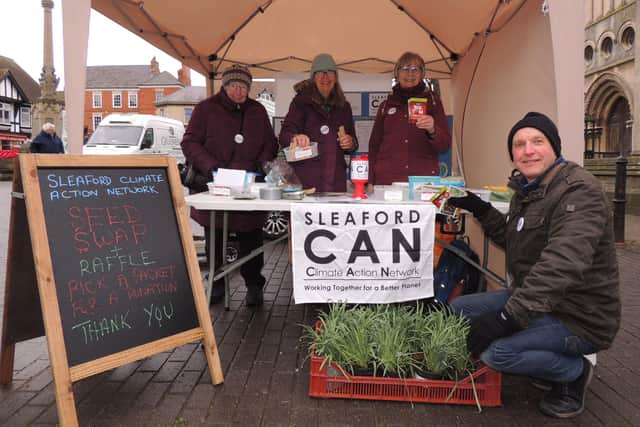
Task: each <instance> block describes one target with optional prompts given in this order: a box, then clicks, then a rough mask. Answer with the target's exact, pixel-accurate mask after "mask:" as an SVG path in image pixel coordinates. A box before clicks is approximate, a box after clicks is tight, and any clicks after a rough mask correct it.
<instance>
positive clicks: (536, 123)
mask: <svg viewBox="0 0 640 427" xmlns="http://www.w3.org/2000/svg"><path fill="white" fill-rule="evenodd" d="M522 128H535V129H538V130H539V131H540V132H542V133H544V135H545V136H546V137H547V139H548V140H549V142H550V143H551V147H552V148H553V152H554V153H556V157H560V151H561V144H560V142H561V141H560V135H559V134H558V128H557V127H556V125H555V123H553V122H552V121H551V119H550V118H549V117H547V116H545V115H544V114H542V113H536V112H535V111H531V112H529V113H527V114H525V116H524V117H523V118H522V119H521V120H520V121H519V122H517V123H516V124H515V125H513V127H512V128H511V131H510V132H509V138H508V139H507V148H508V149H509V157H511V161H513V151H512V150H511V147H512V145H513V136H514V135H515V134H516V132H518V131H519V130H520V129H522Z"/></svg>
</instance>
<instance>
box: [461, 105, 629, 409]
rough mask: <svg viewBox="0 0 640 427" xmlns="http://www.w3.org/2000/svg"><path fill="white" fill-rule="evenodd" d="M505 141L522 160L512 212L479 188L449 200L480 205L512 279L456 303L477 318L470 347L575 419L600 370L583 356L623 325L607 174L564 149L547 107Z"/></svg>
mask: <svg viewBox="0 0 640 427" xmlns="http://www.w3.org/2000/svg"><path fill="white" fill-rule="evenodd" d="M507 144H508V145H507V147H508V149H509V155H510V157H511V160H512V161H513V165H514V167H515V170H514V172H513V174H512V176H511V177H510V179H509V187H510V188H512V189H513V190H514V192H515V193H514V195H513V198H512V200H511V204H510V206H509V212H508V214H507V215H506V216H504V215H502V214H500V212H498V211H497V210H496V209H494V208H493V207H491V205H490V204H489V203H486V202H484V201H482V200H481V199H480V198H479V197H478V196H476V195H475V194H473V193H469V194H468V195H467V196H466V197H463V198H457V199H456V198H451V199H449V203H451V204H452V205H454V206H457V207H460V208H463V209H466V210H468V211H470V212H471V213H473V215H474V216H475V217H476V218H477V219H478V220H479V221H480V223H481V224H482V227H483V229H484V232H485V233H486V234H487V235H488V236H489V237H491V239H492V240H493V241H494V242H496V244H498V245H499V246H501V247H503V248H504V249H505V253H506V258H507V274H508V275H509V279H510V287H509V289H507V290H498V291H495V292H486V293H481V294H473V295H467V296H462V297H460V298H457V299H456V300H454V301H453V303H452V308H453V309H454V310H455V311H456V312H457V313H460V314H462V315H464V316H466V317H467V318H469V319H470V321H471V330H470V333H469V336H468V338H467V344H468V347H469V351H471V352H472V353H476V354H478V355H479V356H480V358H481V359H482V361H483V362H485V363H486V364H487V365H489V366H490V367H492V368H494V369H496V370H499V371H502V372H507V373H511V374H520V375H528V376H531V377H533V379H534V381H532V383H533V384H534V385H536V386H538V387H539V388H542V387H543V386H546V387H547V389H549V391H548V393H547V394H546V395H545V396H544V398H543V399H542V401H541V402H540V405H539V408H540V410H541V411H542V412H543V413H544V414H546V415H549V416H554V417H559V418H568V417H573V416H576V415H578V414H580V413H581V412H582V411H583V410H584V401H585V394H586V390H587V387H588V385H589V381H590V380H591V376H592V374H593V366H592V365H591V363H590V362H589V360H587V359H586V358H585V357H584V355H585V354H590V353H594V352H597V351H599V350H602V349H606V348H608V347H610V346H611V343H612V341H613V339H614V337H615V335H616V333H617V331H618V328H619V326H620V297H619V291H618V286H619V284H618V282H619V280H618V264H617V259H616V252H615V246H614V239H613V225H612V216H611V209H610V207H609V204H608V202H607V199H606V197H605V194H604V191H603V189H602V186H601V184H600V182H599V181H598V180H597V179H596V178H595V177H594V176H593V175H591V174H590V173H589V172H587V171H586V170H584V169H583V168H582V167H580V166H579V165H577V164H575V163H572V162H568V161H566V160H565V159H564V158H563V157H562V154H561V141H560V136H559V134H558V130H557V128H556V125H555V124H554V123H553V122H552V121H551V120H550V119H549V118H548V117H547V116H545V115H544V114H541V113H535V112H531V113H528V114H526V115H525V116H524V118H522V119H521V120H520V121H518V122H517V123H516V124H515V125H514V126H513V128H512V129H511V132H510V133H509V137H508V139H507Z"/></svg>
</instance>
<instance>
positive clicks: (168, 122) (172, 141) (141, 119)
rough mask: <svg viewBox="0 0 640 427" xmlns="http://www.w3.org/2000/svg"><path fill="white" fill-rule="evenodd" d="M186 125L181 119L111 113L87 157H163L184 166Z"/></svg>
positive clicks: (85, 151) (89, 144) (87, 149)
mask: <svg viewBox="0 0 640 427" xmlns="http://www.w3.org/2000/svg"><path fill="white" fill-rule="evenodd" d="M183 135H184V125H183V124H182V122H181V121H179V120H173V119H169V118H167V117H162V116H153V115H150V114H131V113H130V114H127V113H124V114H109V115H108V116H107V117H105V118H104V119H102V121H101V122H100V125H99V126H98V128H97V129H96V130H95V132H93V134H92V135H91V138H89V141H87V143H86V144H85V145H84V147H83V148H82V153H83V154H161V155H169V156H173V157H175V158H176V161H177V162H178V163H184V155H183V154H182V148H180V142H181V141H182V136H183Z"/></svg>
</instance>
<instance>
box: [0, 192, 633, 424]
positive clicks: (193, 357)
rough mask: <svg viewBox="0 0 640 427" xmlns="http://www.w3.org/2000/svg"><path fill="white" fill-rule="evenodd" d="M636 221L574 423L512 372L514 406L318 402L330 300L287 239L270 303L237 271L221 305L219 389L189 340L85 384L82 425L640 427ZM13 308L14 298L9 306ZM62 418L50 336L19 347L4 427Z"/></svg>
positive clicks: (273, 269)
mask: <svg viewBox="0 0 640 427" xmlns="http://www.w3.org/2000/svg"><path fill="white" fill-rule="evenodd" d="M10 189H11V183H10V182H6V181H4V182H0V245H2V247H1V248H0V286H1V287H2V288H3V291H2V293H0V295H4V284H5V273H6V264H7V236H8V226H9V205H10V203H9V201H10V199H9V197H10ZM639 222H640V221H639V220H638V218H636V217H630V216H629V217H628V221H627V236H628V239H629V240H631V242H629V243H628V244H627V245H626V246H625V247H624V248H619V249H618V259H619V264H620V270H621V279H622V282H621V293H622V304H623V315H622V327H621V329H620V332H619V334H618V336H617V338H616V341H615V343H614V345H613V347H612V348H611V349H610V350H608V351H605V352H601V353H599V354H598V365H597V367H596V369H595V375H594V379H593V382H592V385H591V387H590V389H589V393H588V396H587V408H586V411H585V412H584V413H583V414H581V415H580V416H578V417H577V418H575V419H572V420H556V419H551V418H548V417H545V416H544V415H542V414H541V413H540V412H539V411H538V409H537V404H538V401H539V399H540V398H541V396H542V392H540V391H538V390H536V389H534V388H532V387H530V386H529V384H528V381H527V379H526V378H519V377H514V376H506V375H505V376H504V378H503V388H502V401H503V406H502V407H496V408H484V409H483V411H482V412H481V413H478V410H477V409H476V408H475V407H473V406H457V405H434V404H413V405H412V404H411V403H406V402H381V401H380V402H374V401H359V400H339V399H317V398H312V397H309V395H308V386H309V361H308V360H306V355H307V352H306V350H305V349H304V348H302V347H301V346H300V345H299V338H300V335H301V330H302V326H301V325H309V324H312V323H313V321H314V320H315V318H316V315H317V310H318V309H320V308H323V306H321V305H294V304H293V303H292V291H293V289H292V279H291V269H290V266H289V261H288V254H287V247H286V245H285V244H280V245H276V246H275V247H274V248H273V249H272V250H270V251H268V253H267V254H266V256H265V264H266V265H265V269H264V275H265V277H267V279H268V282H267V287H266V290H265V304H264V306H263V307H261V308H260V309H257V310H256V309H251V308H249V307H247V306H246V305H245V304H244V295H245V288H244V286H243V285H242V284H241V283H242V280H241V279H240V278H239V276H238V275H237V273H236V274H235V275H234V276H233V279H232V282H231V288H232V296H231V307H230V310H229V311H225V310H224V308H223V305H222V304H218V305H215V306H213V307H212V308H211V318H212V319H213V321H214V330H215V335H216V340H217V343H218V348H219V352H220V357H221V362H222V368H223V372H224V376H225V382H224V384H222V385H219V386H213V385H212V383H211V378H210V376H209V370H208V367H207V363H206V359H205V357H204V353H203V351H202V350H201V349H200V348H199V346H198V345H197V344H188V345H185V346H182V347H179V348H176V349H175V350H173V351H168V352H164V353H159V354H156V355H155V356H153V357H149V358H146V359H143V360H140V361H137V362H134V363H131V364H128V365H125V366H121V367H119V368H116V369H113V370H110V371H107V372H104V373H102V374H99V375H96V376H93V377H89V378H86V379H83V380H80V381H78V382H76V383H74V384H73V391H74V395H75V402H76V407H77V411H78V419H79V423H80V425H81V426H136V427H139V426H193V425H208V426H215V425H220V426H290V425H291V426H346V425H352V426H396V425H397V426H403V425H443V426H449V425H451V426H457V425H473V426H476V425H492V426H540V425H554V426H564V425H567V426H573V425H576V426H578V425H579V426H601V425H606V426H635V425H640V357H638V355H639V354H640V339H639V338H640V284H639V283H638V277H640V246H638V245H637V244H636V243H634V242H633V241H634V240H636V239H637V240H640V224H639ZM2 303H4V302H3V301H2ZM57 424H58V417H57V412H56V405H55V395H54V385H53V380H52V375H51V368H50V363H49V356H48V351H47V346H46V339H45V338H44V337H40V338H37V339H33V340H30V341H26V342H22V343H19V344H17V346H16V360H15V366H14V373H13V383H12V384H11V385H10V386H6V387H1V388H0V425H7V426H26V425H37V426H49V425H51V426H53V425H57Z"/></svg>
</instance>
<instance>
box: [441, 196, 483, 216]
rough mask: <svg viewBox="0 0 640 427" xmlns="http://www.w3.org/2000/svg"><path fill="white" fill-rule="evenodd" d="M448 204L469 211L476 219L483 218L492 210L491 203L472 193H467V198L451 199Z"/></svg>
mask: <svg viewBox="0 0 640 427" xmlns="http://www.w3.org/2000/svg"><path fill="white" fill-rule="evenodd" d="M447 204H449V205H451V206H454V207H456V208H460V209H464V210H466V211H469V212H471V213H472V214H473V216H475V217H476V218H478V217H480V216H482V215H483V214H484V213H485V212H486V211H488V210H489V208H491V203H489V202H485V201H484V200H482V199H481V198H480V197H478V195H476V194H475V193H472V192H471V191H467V195H466V196H465V197H449V198H448V199H447Z"/></svg>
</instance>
